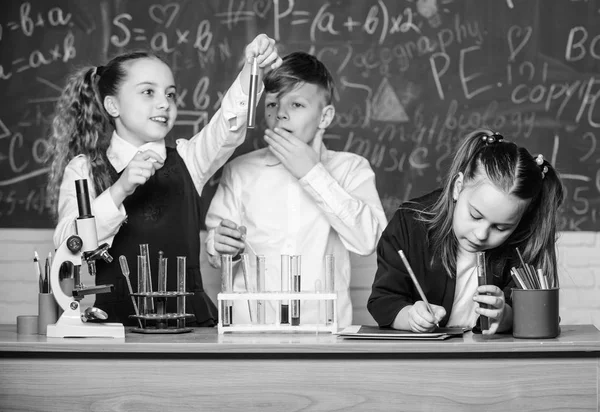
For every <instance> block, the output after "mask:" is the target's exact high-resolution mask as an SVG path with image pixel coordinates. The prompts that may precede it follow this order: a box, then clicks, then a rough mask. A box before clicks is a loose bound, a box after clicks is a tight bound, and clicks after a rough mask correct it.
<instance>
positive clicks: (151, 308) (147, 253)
mask: <svg viewBox="0 0 600 412" xmlns="http://www.w3.org/2000/svg"><path fill="white" fill-rule="evenodd" d="M140 255H142V256H144V257H145V258H146V292H152V290H153V289H152V269H150V248H149V247H148V244H147V243H142V244H140ZM146 303H147V304H148V308H147V309H148V310H149V311H150V312H151V313H154V299H152V298H147V299H146Z"/></svg>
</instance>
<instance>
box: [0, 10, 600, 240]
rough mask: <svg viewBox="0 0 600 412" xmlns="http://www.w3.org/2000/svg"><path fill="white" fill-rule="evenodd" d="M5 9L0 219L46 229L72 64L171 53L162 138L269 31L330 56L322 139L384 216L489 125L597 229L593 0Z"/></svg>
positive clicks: (187, 129)
mask: <svg viewBox="0 0 600 412" xmlns="http://www.w3.org/2000/svg"><path fill="white" fill-rule="evenodd" d="M0 8H1V13H0V96H2V99H1V100H0V171H1V178H0V227H5V228H12V227H14V228H18V227H27V228H49V227H52V226H53V221H52V219H51V218H50V215H49V211H48V207H47V202H46V194H45V189H44V186H45V181H46V173H47V166H46V165H45V164H44V163H43V157H44V153H45V151H46V141H47V136H48V126H49V121H50V116H51V114H52V110H53V105H54V103H55V101H56V99H57V96H58V94H59V91H60V89H61V88H62V87H63V86H64V82H65V76H66V74H67V73H68V72H69V71H71V70H72V69H73V68H74V67H76V66H80V65H84V64H90V63H91V64H101V63H103V62H105V61H107V59H108V58H110V57H112V56H113V55H115V54H117V53H120V52H122V51H125V50H129V49H137V48H150V49H153V50H155V51H157V52H160V53H162V54H163V55H164V56H166V60H167V62H168V63H169V64H170V65H171V67H172V69H173V71H174V73H175V78H176V81H177V83H178V90H179V97H178V105H179V117H178V120H177V124H176V126H175V128H174V129H173V131H172V132H171V133H170V135H169V137H168V139H167V140H168V143H169V144H170V145H172V144H173V142H174V140H175V138H180V137H190V136H191V135H193V133H194V132H195V131H197V130H199V129H200V128H201V127H202V126H203V125H204V124H205V123H206V122H207V120H208V119H209V118H210V116H212V114H213V113H214V112H215V110H216V107H218V105H219V102H220V99H221V97H222V95H223V92H224V91H225V90H226V89H227V87H228V86H229V85H230V84H231V82H232V80H233V79H234V78H235V76H236V74H237V73H238V71H239V68H240V56H241V55H242V52H243V48H244V46H245V45H246V44H247V43H248V42H249V41H250V40H251V39H252V38H254V36H255V35H256V34H258V33H260V32H264V33H267V34H268V35H270V36H271V37H274V38H276V39H277V40H278V42H279V45H280V51H281V53H282V54H286V53H288V52H291V51H294V50H304V51H308V52H310V53H313V54H315V55H317V56H318V57H319V58H321V59H322V60H323V61H324V62H325V63H326V64H327V65H328V67H329V68H330V70H331V71H332V73H333V74H334V77H335V78H336V81H337V93H336V96H335V104H336V107H337V118H336V120H335V122H334V124H333V126H332V127H331V128H330V129H329V131H328V134H327V135H326V144H327V145H328V147H329V148H331V149H333V150H346V151H350V152H354V153H358V154H360V155H363V156H364V157H366V158H367V159H368V160H369V161H370V163H371V165H372V167H373V169H374V170H375V173H376V175H377V188H378V190H379V193H380V196H381V199H382V202H383V204H384V207H385V210H386V213H387V215H388V217H389V216H390V215H391V214H392V213H393V211H394V210H395V209H396V208H397V206H398V205H399V204H400V203H401V202H402V201H403V200H406V199H408V198H410V197H414V196H418V195H421V194H424V193H426V192H428V191H430V190H432V189H434V188H435V187H437V186H438V185H439V182H440V179H441V177H442V176H443V175H444V171H445V169H446V168H447V166H448V164H449V156H450V152H451V150H452V149H453V148H454V147H455V144H456V142H457V141H458V140H459V139H460V138H461V136H463V135H464V134H465V133H466V132H468V131H470V130H472V129H474V128H476V127H480V126H489V127H492V128H494V129H497V130H498V131H500V132H501V133H503V134H504V135H505V137H506V138H508V139H510V140H513V141H516V142H518V143H522V144H524V145H526V146H527V147H528V148H529V149H530V151H531V152H532V153H534V154H537V153H543V154H544V155H545V157H546V158H547V159H548V160H549V161H550V162H551V163H552V164H553V165H555V167H556V168H557V169H558V170H559V171H560V172H561V173H562V176H563V178H564V182H565V186H566V189H567V199H566V202H565V205H564V208H563V210H562V213H561V229H562V230H569V231H576V230H592V231H600V222H599V221H600V216H599V215H600V148H599V147H600V145H599V144H598V138H599V135H600V104H598V105H597V104H596V103H597V100H598V97H599V96H600V84H599V83H600V70H599V69H600V1H593V0H589V1H586V0H554V1H542V0H505V1H501V0H485V1H484V0H464V1H460V0H405V1H399V0H355V1H352V2H350V1H299V0H297V1H294V0H270V1H267V0H255V1H250V0H248V1H244V0H204V1H179V2H173V1H171V2H169V1H155V2H154V3H152V2H148V1H145V0H100V1H98V0H43V1H42V0H33V1H30V2H24V1H14V0H10V1H3V2H2V4H1V6H0ZM258 116H259V118H260V117H261V116H262V109H259V110H258ZM263 129H264V122H259V127H258V128H257V129H255V130H254V131H249V133H248V137H247V140H246V142H245V143H244V144H243V145H242V146H240V148H238V150H236V153H235V154H234V156H237V155H240V154H242V153H246V152H248V151H250V150H254V149H255V148H258V147H262V146H264V142H263V140H262V136H263V133H262V130H263ZM218 177H219V174H218V173H217V174H216V175H215V176H214V178H213V179H211V181H210V183H209V184H208V185H207V186H206V188H205V190H204V193H203V196H204V203H205V207H207V205H208V204H209V202H210V198H211V196H212V195H213V194H214V191H215V190H216V185H217V183H218Z"/></svg>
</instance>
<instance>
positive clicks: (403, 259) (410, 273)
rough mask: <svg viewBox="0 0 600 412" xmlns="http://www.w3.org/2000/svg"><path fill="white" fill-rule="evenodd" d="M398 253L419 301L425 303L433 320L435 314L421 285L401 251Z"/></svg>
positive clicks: (437, 324)
mask: <svg viewBox="0 0 600 412" xmlns="http://www.w3.org/2000/svg"><path fill="white" fill-rule="evenodd" d="M398 253H399V254H400V259H402V262H404V266H406V270H408V274H409V275H410V278H411V279H412V281H413V283H414V284H415V287H416V288H417V291H418V292H419V295H420V296H421V300H422V301H423V302H425V304H426V305H427V309H428V310H429V313H431V316H433V318H434V319H435V314H434V313H433V309H432V308H431V305H430V304H429V301H428V300H427V297H426V296H425V293H424V292H423V289H421V285H419V281H418V280H417V277H416V276H415V272H413V270H412V268H411V267H410V264H409V263H408V260H407V259H406V256H404V252H403V251H402V249H400V250H399V251H398ZM435 326H437V327H438V328H439V327H440V325H439V323H436V324H435Z"/></svg>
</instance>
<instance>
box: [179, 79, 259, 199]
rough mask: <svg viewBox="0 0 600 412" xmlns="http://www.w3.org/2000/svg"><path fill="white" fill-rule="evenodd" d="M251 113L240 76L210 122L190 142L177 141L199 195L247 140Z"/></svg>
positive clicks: (184, 140) (180, 153)
mask: <svg viewBox="0 0 600 412" xmlns="http://www.w3.org/2000/svg"><path fill="white" fill-rule="evenodd" d="M258 100H260V95H259V96H258V99H257V101H258ZM247 111H248V95H246V94H245V93H244V92H243V90H242V86H241V84H240V79H239V76H238V78H236V80H235V81H234V82H233V85H232V86H231V87H230V88H229V90H228V91H227V93H225V96H224V97H223V101H222V103H221V108H220V109H219V110H217V112H216V113H215V114H214V116H213V117H212V118H211V119H210V122H209V123H208V124H207V125H206V126H205V127H204V128H202V130H201V131H200V132H199V133H197V134H196V135H195V136H193V137H192V138H191V139H190V140H186V139H179V140H177V152H178V153H179V155H180V156H181V157H182V158H183V161H184V163H185V165H186V167H187V168H188V170H189V172H190V175H191V176H192V180H193V181H194V185H195V187H196V190H197V191H198V193H202V188H203V187H204V185H205V184H206V182H207V181H208V180H209V179H210V178H211V176H212V175H213V174H215V172H216V171H217V170H219V168H220V167H221V166H223V164H225V162H226V161H227V159H229V157H231V155H232V154H233V152H234V150H235V149H236V147H238V146H239V145H240V144H242V142H243V141H244V138H245V137H246V121H247Z"/></svg>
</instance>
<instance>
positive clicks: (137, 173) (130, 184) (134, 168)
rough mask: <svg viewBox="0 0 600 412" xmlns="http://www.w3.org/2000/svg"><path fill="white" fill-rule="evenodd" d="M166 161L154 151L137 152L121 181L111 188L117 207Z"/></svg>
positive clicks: (122, 174)
mask: <svg viewBox="0 0 600 412" xmlns="http://www.w3.org/2000/svg"><path fill="white" fill-rule="evenodd" d="M163 165H164V161H163V159H162V158H161V157H160V155H159V154H158V153H156V152H155V151H153V150H144V151H141V152H137V153H136V155H135V156H134V157H133V159H131V161H130V162H129V164H128V165H127V167H126V168H125V170H123V173H121V177H119V180H117V181H116V182H115V184H114V185H112V186H111V187H110V193H111V195H112V197H113V200H114V202H115V204H116V205H117V206H119V205H120V204H121V203H123V200H125V198H126V197H127V196H130V195H131V194H132V193H133V192H135V189H137V188H138V186H141V185H143V184H144V183H146V182H147V181H148V179H150V178H151V177H152V176H153V175H154V173H156V171H157V170H158V169H160V168H161V167H163Z"/></svg>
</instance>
